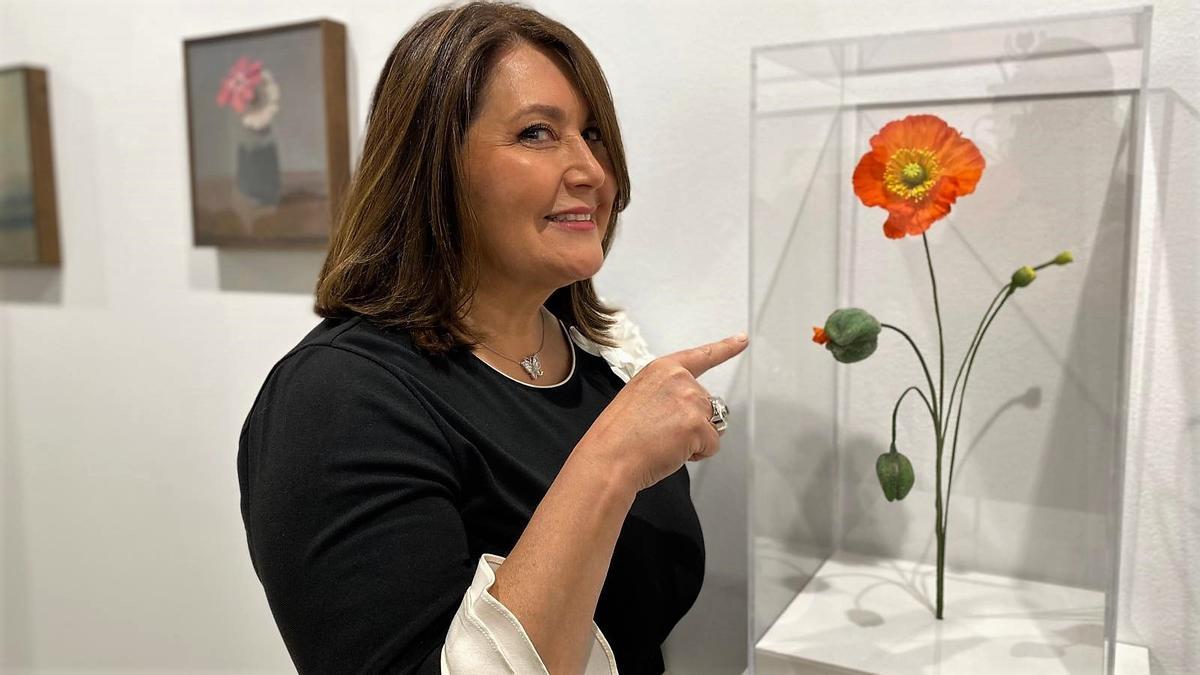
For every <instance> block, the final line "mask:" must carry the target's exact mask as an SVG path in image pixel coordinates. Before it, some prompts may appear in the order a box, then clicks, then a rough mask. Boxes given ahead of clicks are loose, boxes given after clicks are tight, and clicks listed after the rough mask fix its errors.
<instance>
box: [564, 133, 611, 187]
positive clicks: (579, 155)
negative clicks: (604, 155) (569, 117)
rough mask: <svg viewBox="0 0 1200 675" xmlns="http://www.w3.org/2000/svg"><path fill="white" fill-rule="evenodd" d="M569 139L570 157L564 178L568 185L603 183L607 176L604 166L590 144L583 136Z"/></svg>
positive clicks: (584, 185) (586, 185) (581, 185)
mask: <svg viewBox="0 0 1200 675" xmlns="http://www.w3.org/2000/svg"><path fill="white" fill-rule="evenodd" d="M571 141H572V142H571V143H570V150H568V153H569V156H570V159H569V164H568V165H567V172H566V176H564V180H565V181H566V182H567V184H568V185H572V186H575V187H591V188H598V187H600V186H601V185H603V184H604V181H605V179H606V178H607V176H606V175H605V173H604V166H603V165H602V164H600V160H598V159H597V158H596V154H595V153H594V152H592V146H591V144H589V143H588V142H587V140H586V139H585V138H583V136H574V137H573V138H572V139H571Z"/></svg>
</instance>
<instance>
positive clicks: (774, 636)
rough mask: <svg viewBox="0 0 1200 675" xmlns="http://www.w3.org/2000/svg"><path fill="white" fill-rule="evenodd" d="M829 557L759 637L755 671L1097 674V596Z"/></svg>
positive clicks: (770, 674)
mask: <svg viewBox="0 0 1200 675" xmlns="http://www.w3.org/2000/svg"><path fill="white" fill-rule="evenodd" d="M935 578H936V577H935V570H934V567H933V566H932V565H926V564H922V563H915V562H911V561H905V560H890V559H880V558H870V557H865V556H857V555H853V554H848V553H837V554H835V555H834V556H832V557H831V558H829V559H828V560H827V561H825V563H824V564H823V565H822V566H821V568H820V570H818V572H817V574H816V576H814V577H813V578H812V580H811V581H809V583H808V585H807V586H806V587H805V588H804V590H803V591H802V592H801V593H800V594H799V595H797V596H796V597H795V599H793V600H792V602H791V604H789V605H788V606H787V608H786V609H785V610H784V611H783V614H782V615H780V616H779V618H778V619H777V620H776V621H775V623H774V624H772V625H771V627H770V628H769V629H768V630H767V632H766V633H765V634H764V635H763V637H762V639H761V640H759V642H758V644H757V645H756V649H755V668H754V672H755V673H756V674H757V675H798V674H800V673H804V674H814V673H815V674H825V673H831V674H832V673H841V674H846V673H896V674H903V673H922V674H926V673H938V674H956V673H972V674H973V675H983V674H986V673H1004V674H1005V675H1008V674H1010V673H1021V674H1022V675H1039V674H1043V673H1045V674H1050V673H1055V674H1058V673H1069V674H1071V675H1081V674H1086V675H1092V674H1093V673H1096V674H1099V673H1100V663H1101V658H1102V650H1103V643H1104V594H1103V593H1100V592H1098V591H1092V590H1086V589H1080V588H1071V587H1067V586H1058V585H1055V584H1048V583H1038V582H1031V581H1024V580H1020V579H1012V578H1008V577H1002V576H996V575H991V574H979V573H962V572H952V571H951V570H947V571H946V590H945V597H946V612H945V614H946V618H945V620H943V621H937V620H936V619H934V618H933V606H932V602H933V598H934V597H935Z"/></svg>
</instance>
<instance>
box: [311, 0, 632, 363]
mask: <svg viewBox="0 0 1200 675" xmlns="http://www.w3.org/2000/svg"><path fill="white" fill-rule="evenodd" d="M522 41H524V42H528V43H530V44H533V45H536V46H541V47H545V48H546V49H549V50H550V51H552V52H554V53H555V54H557V55H558V56H560V57H561V58H562V60H563V61H564V62H565V65H566V67H567V69H568V71H569V72H570V73H571V74H572V75H573V76H574V79H575V83H576V86H578V87H579V89H580V92H581V93H582V94H583V97H584V98H585V99H586V100H587V102H588V106H589V108H591V111H592V114H593V115H594V117H595V119H596V126H598V127H599V128H600V132H601V138H603V139H604V144H605V148H606V150H607V152H608V156H609V159H610V161H611V163H612V168H613V173H614V174H615V175H616V180H617V194H616V199H615V200H614V202H613V207H612V216H611V218H610V221H609V224H608V231H607V232H606V233H605V235H604V240H603V242H602V247H603V250H604V255H605V256H606V257H607V255H608V250H609V248H610V246H611V245H612V240H613V236H614V235H615V233H616V230H617V214H619V213H620V212H621V211H622V210H624V209H625V207H626V205H628V203H629V171H628V168H627V167H626V164H625V150H624V147H623V146H622V144H621V133H620V129H619V128H618V126H617V115H616V110H615V109H614V107H613V102H612V95H611V93H610V92H609V89H608V83H607V81H606V80H605V79H604V73H603V72H602V71H601V70H600V64H599V63H598V62H597V61H596V58H595V57H594V56H593V55H592V53H591V51H589V50H588V48H587V46H586V45H584V44H583V41H582V40H580V39H579V37H578V36H576V35H575V34H574V33H573V32H571V31H570V29H568V28H567V27H566V26H563V25H562V24H560V23H558V22H557V21H554V20H552V19H549V18H547V17H545V16H543V15H542V14H540V13H538V12H536V11H534V10H531V9H527V8H524V7H520V6H516V5H511V4H500V3H491V2H472V3H470V4H467V5H463V6H461V7H457V8H447V9H442V10H440V11H437V12H434V13H433V14H430V15H428V16H426V17H425V18H424V19H422V20H421V21H419V22H418V23H417V24H416V25H415V26H413V27H412V29H410V30H409V31H408V33H406V34H405V35H404V37H402V38H400V41H399V42H398V43H396V47H395V48H394V49H393V50H392V53H391V55H390V56H389V57H388V60H387V63H385V64H384V66H383V72H382V73H381V74H380V76H379V82H378V83H377V84H376V85H375V92H374V94H373V96H372V100H371V110H370V113H369V115H368V117H367V132H366V138H365V139H364V141H363V151H362V158H361V159H360V161H359V165H358V170H357V171H356V172H355V176H354V178H353V180H352V181H351V184H350V186H349V189H348V190H347V191H346V194H345V196H344V198H343V201H342V204H341V206H340V208H339V211H338V216H337V225H336V228H335V230H334V233H333V237H332V239H331V241H330V246H329V254H328V256H327V257H326V259H325V264H324V266H323V268H322V269H321V276H320V279H319V281H318V282H317V293H316V296H317V297H316V304H315V306H314V310H315V311H316V313H317V314H319V315H321V316H323V317H343V316H353V315H363V316H366V317H367V318H368V319H369V320H371V321H372V322H373V323H375V324H377V325H379V326H381V327H384V328H388V329H405V330H408V331H409V332H410V334H411V335H412V337H413V342H414V344H415V345H416V346H417V347H418V348H420V349H422V350H423V351H425V352H427V353H430V354H434V355H444V354H445V353H446V352H449V351H451V350H454V349H457V348H462V347H466V346H470V345H474V344H475V343H477V342H478V341H479V340H480V336H479V335H478V334H477V333H475V332H473V331H472V330H471V329H470V327H469V326H467V325H466V324H465V322H464V316H465V311H466V309H467V308H468V307H469V305H470V302H471V298H472V296H473V295H474V292H475V289H476V287H477V286H478V283H479V275H478V257H477V255H478V244H477V237H476V236H475V232H474V230H475V226H474V223H473V219H472V218H471V215H470V209H469V207H468V205H467V202H466V191H465V190H464V189H463V186H465V185H466V164H465V161H464V151H465V143H466V138H467V129H468V127H469V126H470V123H471V122H472V121H473V120H474V119H475V117H476V115H477V114H478V112H479V107H480V105H481V103H482V101H481V99H482V93H483V87H484V85H485V84H486V83H487V80H488V76H489V75H490V73H491V70H492V67H493V66H494V64H495V62H496V60H497V59H498V58H499V57H500V56H501V55H502V54H503V53H504V52H505V51H506V50H508V49H510V48H512V47H513V46H515V45H516V44H518V43H520V42H522ZM546 308H547V309H549V310H550V311H551V312H552V313H553V314H555V315H556V316H557V317H558V318H560V319H562V320H563V321H564V323H567V324H568V325H571V324H574V325H575V326H576V327H577V328H578V330H579V331H580V332H581V333H582V334H583V335H584V336H585V337H587V338H588V339H590V340H593V341H595V342H598V343H601V344H604V345H608V346H616V343H615V341H614V340H613V339H612V338H611V337H609V336H608V334H607V331H608V329H609V328H610V327H611V326H612V324H613V323H614V321H613V319H612V318H611V316H610V315H611V314H612V313H613V312H614V311H615V309H614V308H610V307H608V306H606V305H604V304H603V303H601V302H600V300H599V298H598V297H597V296H596V291H595V288H594V287H593V285H592V280H591V279H584V280H582V281H576V282H574V283H572V284H570V285H568V286H564V287H562V288H559V289H557V290H555V291H554V292H553V293H552V294H551V295H550V298H549V299H548V300H547V302H546Z"/></svg>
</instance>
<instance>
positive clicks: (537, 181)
mask: <svg viewBox="0 0 1200 675" xmlns="http://www.w3.org/2000/svg"><path fill="white" fill-rule="evenodd" d="M481 103H482V105H481V107H480V111H479V115H478V117H477V118H476V120H475V121H474V123H472V125H471V127H470V129H468V132H467V148H466V162H467V177H468V185H467V198H468V199H469V201H470V204H471V207H472V209H473V211H474V213H475V216H476V218H477V221H478V225H479V228H480V233H479V234H480V244H481V247H482V251H481V252H480V253H481V260H480V263H481V266H482V269H481V279H480V285H481V286H483V285H486V284H496V283H504V284H515V285H517V286H525V287H528V288H530V289H536V290H538V291H544V290H545V289H551V290H552V289H555V288H561V287H563V286H566V285H568V284H570V283H572V282H575V281H578V280H581V279H587V278H590V277H592V276H593V275H595V274H596V272H598V271H599V270H600V266H601V264H602V263H603V262H604V252H603V249H602V248H601V245H600V242H601V241H602V240H603V238H604V233H605V232H606V231H607V230H608V223H609V216H610V215H611V213H612V203H613V199H615V197H616V179H615V177H614V176H613V172H612V165H611V163H610V161H609V158H608V153H607V152H606V151H605V148H604V143H603V141H602V140H601V139H600V130H599V128H598V127H596V126H595V125H594V120H593V119H592V118H591V111H590V110H589V109H588V106H587V102H586V100H585V99H584V98H583V96H582V94H580V92H579V91H578V89H576V87H575V85H574V83H573V82H572V80H571V77H570V76H569V75H568V73H567V71H566V70H565V69H564V67H563V66H561V65H560V62H559V60H558V57H557V55H555V54H553V53H552V52H549V51H546V50H544V49H542V48H539V47H534V46H531V45H528V44H525V43H521V44H520V45H518V46H517V47H514V48H513V49H511V50H509V51H508V53H507V54H505V55H503V56H501V57H500V59H499V60H498V61H497V63H496V65H495V67H494V69H493V70H492V73H491V79H490V80H489V82H488V83H487V85H486V86H485V88H484V92H483V101H482V102H481ZM577 212H581V213H583V214H585V215H571V216H570V217H571V218H573V219H574V218H586V219H585V220H574V221H564V220H563V216H564V214H567V213H570V214H575V213H577Z"/></svg>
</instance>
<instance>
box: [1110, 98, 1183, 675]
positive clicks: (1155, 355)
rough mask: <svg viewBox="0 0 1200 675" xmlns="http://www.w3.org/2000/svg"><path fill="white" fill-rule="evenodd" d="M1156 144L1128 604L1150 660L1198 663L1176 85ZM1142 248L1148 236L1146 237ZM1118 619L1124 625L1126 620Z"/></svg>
mask: <svg viewBox="0 0 1200 675" xmlns="http://www.w3.org/2000/svg"><path fill="white" fill-rule="evenodd" d="M1147 114H1148V121H1149V135H1150V143H1151V151H1152V154H1151V155H1150V156H1149V158H1148V161H1149V164H1148V165H1147V166H1146V167H1145V168H1146V172H1145V174H1144V175H1145V177H1146V184H1145V185H1144V187H1143V195H1144V197H1145V200H1146V202H1147V204H1149V205H1152V206H1154V207H1155V208H1154V210H1153V211H1143V218H1144V219H1152V220H1153V221H1154V222H1147V223H1144V227H1152V228H1154V229H1153V237H1154V241H1153V244H1152V247H1151V249H1150V250H1151V257H1150V262H1149V264H1148V265H1147V267H1148V269H1144V270H1142V273H1143V274H1147V275H1149V280H1148V284H1147V286H1148V291H1149V292H1148V295H1147V297H1146V302H1145V307H1146V310H1145V328H1146V342H1145V347H1144V350H1143V351H1142V353H1140V354H1135V355H1134V360H1133V362H1134V363H1135V364H1136V365H1135V366H1134V368H1136V371H1135V373H1136V374H1137V375H1139V376H1140V378H1141V386H1140V391H1141V393H1142V397H1141V400H1139V401H1134V402H1133V405H1134V406H1136V409H1137V410H1139V411H1141V415H1140V417H1139V420H1138V426H1137V427H1135V428H1134V429H1133V430H1132V432H1133V433H1132V435H1131V440H1133V441H1135V442H1136V444H1135V445H1134V444H1131V446H1130V447H1129V449H1128V459H1127V469H1126V473H1127V474H1128V475H1129V476H1130V480H1127V481H1126V500H1125V502H1126V504H1127V509H1126V512H1127V513H1130V514H1133V515H1134V518H1131V519H1130V520H1127V521H1126V522H1125V523H1124V524H1123V529H1124V537H1123V547H1122V548H1123V550H1124V551H1125V552H1126V555H1125V556H1124V557H1123V559H1122V565H1123V567H1122V585H1121V591H1122V592H1121V602H1122V603H1127V605H1128V606H1126V607H1122V615H1124V616H1125V617H1127V619H1128V621H1129V623H1130V624H1131V625H1130V626H1128V628H1132V631H1133V636H1132V637H1133V638H1136V639H1141V638H1140V635H1146V636H1155V637H1156V640H1155V641H1154V642H1152V643H1151V644H1150V645H1149V646H1150V660H1151V670H1152V672H1154V673H1155V674H1156V675H1159V674H1163V673H1193V672H1200V641H1197V640H1196V639H1195V636H1196V635H1197V634H1200V618H1198V612H1200V573H1198V572H1197V570H1196V564H1195V561H1196V558H1197V556H1200V528H1198V527H1197V522H1200V497H1198V496H1197V495H1198V494H1200V457H1198V456H1197V450H1200V362H1198V361H1197V360H1196V359H1195V358H1194V357H1193V356H1192V354H1191V351H1192V350H1193V349H1194V345H1196V344H1200V311H1198V310H1197V308H1198V307H1200V265H1198V264H1197V261H1198V260H1200V229H1198V228H1197V227H1196V221H1197V218H1200V191H1197V189H1196V186H1197V185H1200V163H1198V161H1197V158H1196V157H1197V155H1196V153H1197V150H1198V149H1200V109H1197V108H1196V107H1195V106H1193V105H1191V104H1189V103H1188V102H1187V101H1185V100H1184V99H1183V98H1182V97H1180V96H1179V94H1177V93H1176V92H1175V91H1173V90H1171V89H1151V90H1150V91H1149V95H1148V99H1147ZM1143 248H1145V247H1143ZM1122 628H1123V629H1124V628H1126V626H1125V625H1124V624H1123V625H1122Z"/></svg>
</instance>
